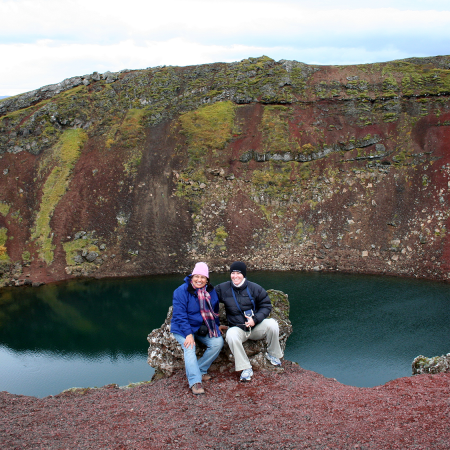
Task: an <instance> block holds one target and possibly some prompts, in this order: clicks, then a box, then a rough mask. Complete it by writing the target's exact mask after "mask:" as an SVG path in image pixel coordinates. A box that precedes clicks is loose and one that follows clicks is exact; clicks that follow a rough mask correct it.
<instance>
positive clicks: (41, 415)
mask: <svg viewBox="0 0 450 450" xmlns="http://www.w3.org/2000/svg"><path fill="white" fill-rule="evenodd" d="M213 375H214V378H213V379H212V380H211V381H209V382H207V383H204V385H205V388H206V394H205V395H202V396H193V395H192V394H191V392H190V390H189V389H188V388H187V383H186V379H185V376H184V374H183V373H177V374H175V375H174V376H172V377H170V378H166V379H162V380H158V381H155V382H153V383H151V384H145V385H140V386H137V387H134V388H130V389H119V388H117V386H105V387H103V388H101V389H91V390H88V389H86V390H79V391H77V392H74V393H68V392H67V393H62V394H59V395H57V396H53V397H52V396H50V397H46V398H43V399H38V398H35V397H26V396H20V395H12V394H9V393H7V392H1V393H0V411H1V420H0V448H1V449H2V450H6V449H21V450H22V449H24V450H25V449H45V450H51V449H77V450H85V449H96V450H99V449H102V450H103V449H105V450H106V449H111V450H125V449H126V450H139V449H155V450H156V449H189V450H194V449H231V450H237V449H262V450H263V449H271V450H274V449H314V450H316V449H317V450H319V449H321V450H322V449H332V450H338V449H346V450H347V449H360V450H363V449H371V450H372V449H377V450H381V449H390V450H391V449H402V450H405V449H408V450H409V449H433V450H434V449H436V450H437V449H439V450H440V449H442V450H448V449H450V373H446V374H437V375H416V376H414V377H405V378H400V379H397V380H394V381H391V382H389V383H387V384H385V385H383V386H379V387H374V388H356V387H352V386H345V385H343V384H340V383H338V382H337V381H336V380H334V379H329V378H325V377H323V376H321V375H319V374H316V373H314V372H311V371H307V370H304V369H302V368H300V367H299V366H297V365H295V364H292V363H290V362H288V361H285V362H283V370H280V371H275V372H274V371H261V372H255V376H254V380H253V381H252V382H250V383H247V384H243V383H239V382H238V377H237V373H229V372H225V373H214V374H213Z"/></svg>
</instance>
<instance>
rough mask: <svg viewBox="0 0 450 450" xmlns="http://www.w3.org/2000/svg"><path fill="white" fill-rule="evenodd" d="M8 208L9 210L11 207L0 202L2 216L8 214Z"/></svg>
mask: <svg viewBox="0 0 450 450" xmlns="http://www.w3.org/2000/svg"><path fill="white" fill-rule="evenodd" d="M9 208H11V205H8V204H7V203H5V202H0V214H1V215H2V216H6V215H7V214H8V212H9Z"/></svg>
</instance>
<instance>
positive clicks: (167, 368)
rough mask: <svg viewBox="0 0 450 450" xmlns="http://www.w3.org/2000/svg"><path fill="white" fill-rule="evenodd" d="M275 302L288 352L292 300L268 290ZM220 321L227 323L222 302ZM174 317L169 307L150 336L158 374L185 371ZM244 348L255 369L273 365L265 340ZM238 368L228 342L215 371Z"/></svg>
mask: <svg viewBox="0 0 450 450" xmlns="http://www.w3.org/2000/svg"><path fill="white" fill-rule="evenodd" d="M267 293H268V294H269V297H270V300H271V302H272V312H271V314H270V316H269V317H271V318H274V319H275V320H276V321H277V322H278V326H279V328H280V346H281V349H282V350H283V352H284V349H285V348H286V340H287V338H288V337H289V336H290V334H291V333H292V325H291V321H290V320H289V300H288V296H287V294H284V293H283V292H281V291H276V290H273V289H269V290H268V291H267ZM219 313H220V323H221V324H222V325H226V324H227V320H226V314H225V308H224V306H223V304H220V311H219ZM171 319H172V307H170V308H169V312H168V313H167V318H166V320H165V321H164V323H163V324H162V325H161V327H160V328H157V329H155V330H153V331H152V332H151V333H150V334H149V335H148V337H147V340H148V342H149V344H150V346H149V348H148V358H147V362H148V364H149V365H150V366H152V367H153V368H154V369H155V370H156V373H155V376H158V375H159V374H163V375H165V376H167V375H171V374H172V373H173V372H174V371H177V370H184V360H183V351H182V350H181V348H180V345H179V344H178V342H177V341H176V340H175V339H174V338H173V337H172V335H171V334H170V321H171ZM244 349H245V351H246V353H247V355H248V357H249V359H250V362H251V364H252V367H253V368H256V369H261V368H271V367H272V366H270V364H269V363H268V362H267V360H266V359H265V353H266V346H265V341H264V340H259V341H251V340H248V341H247V342H245V343H244ZM204 350H205V348H204V347H202V345H201V344H199V345H197V346H196V351H197V355H198V356H201V355H202V354H203V352H204ZM227 368H228V369H231V370H234V358H233V355H232V353H231V351H230V349H229V347H228V344H227V343H226V342H225V345H224V348H223V349H222V351H221V353H220V355H219V357H218V358H217V359H216V361H215V362H214V363H213V366H212V367H211V369H212V370H220V371H223V370H225V369H227Z"/></svg>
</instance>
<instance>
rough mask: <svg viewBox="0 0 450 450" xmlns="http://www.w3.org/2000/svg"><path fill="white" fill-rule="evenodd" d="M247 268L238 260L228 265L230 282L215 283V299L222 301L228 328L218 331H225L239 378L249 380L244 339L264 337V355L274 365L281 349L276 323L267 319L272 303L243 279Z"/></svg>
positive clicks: (279, 364)
mask: <svg viewBox="0 0 450 450" xmlns="http://www.w3.org/2000/svg"><path fill="white" fill-rule="evenodd" d="M246 276H247V267H246V265H245V264H244V263H243V262H241V261H236V262H234V263H233V264H231V266H230V278H231V281H225V282H224V283H221V284H219V285H218V286H216V292H217V295H218V297H219V301H220V302H222V303H224V304H225V311H226V314H227V320H228V324H229V327H227V326H224V325H221V326H220V327H219V328H220V330H221V331H222V332H223V331H225V330H226V331H227V334H226V338H225V339H226V341H227V343H228V346H229V347H230V350H231V352H232V353H233V356H234V361H235V369H236V371H240V370H242V373H241V376H240V381H250V380H251V379H252V376H253V370H252V365H251V364H250V361H249V359H248V356H247V354H246V353H245V350H244V347H243V343H244V342H245V341H247V340H248V339H251V340H255V341H256V340H259V339H263V338H266V341H267V353H266V358H267V359H268V360H269V361H270V363H271V364H273V365H274V366H281V361H280V358H282V357H283V352H282V351H281V348H280V341H279V338H278V336H279V329H278V323H277V321H276V320H275V319H267V316H268V315H269V314H270V311H271V310H272V304H271V302H270V298H269V296H268V295H267V292H266V291H265V290H264V289H263V288H262V287H261V286H259V285H258V284H256V283H252V282H251V281H248V280H247V279H246Z"/></svg>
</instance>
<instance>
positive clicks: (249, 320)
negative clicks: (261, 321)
mask: <svg viewBox="0 0 450 450" xmlns="http://www.w3.org/2000/svg"><path fill="white" fill-rule="evenodd" d="M245 326H246V327H247V328H250V327H254V326H255V321H254V320H253V317H247V322H245Z"/></svg>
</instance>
